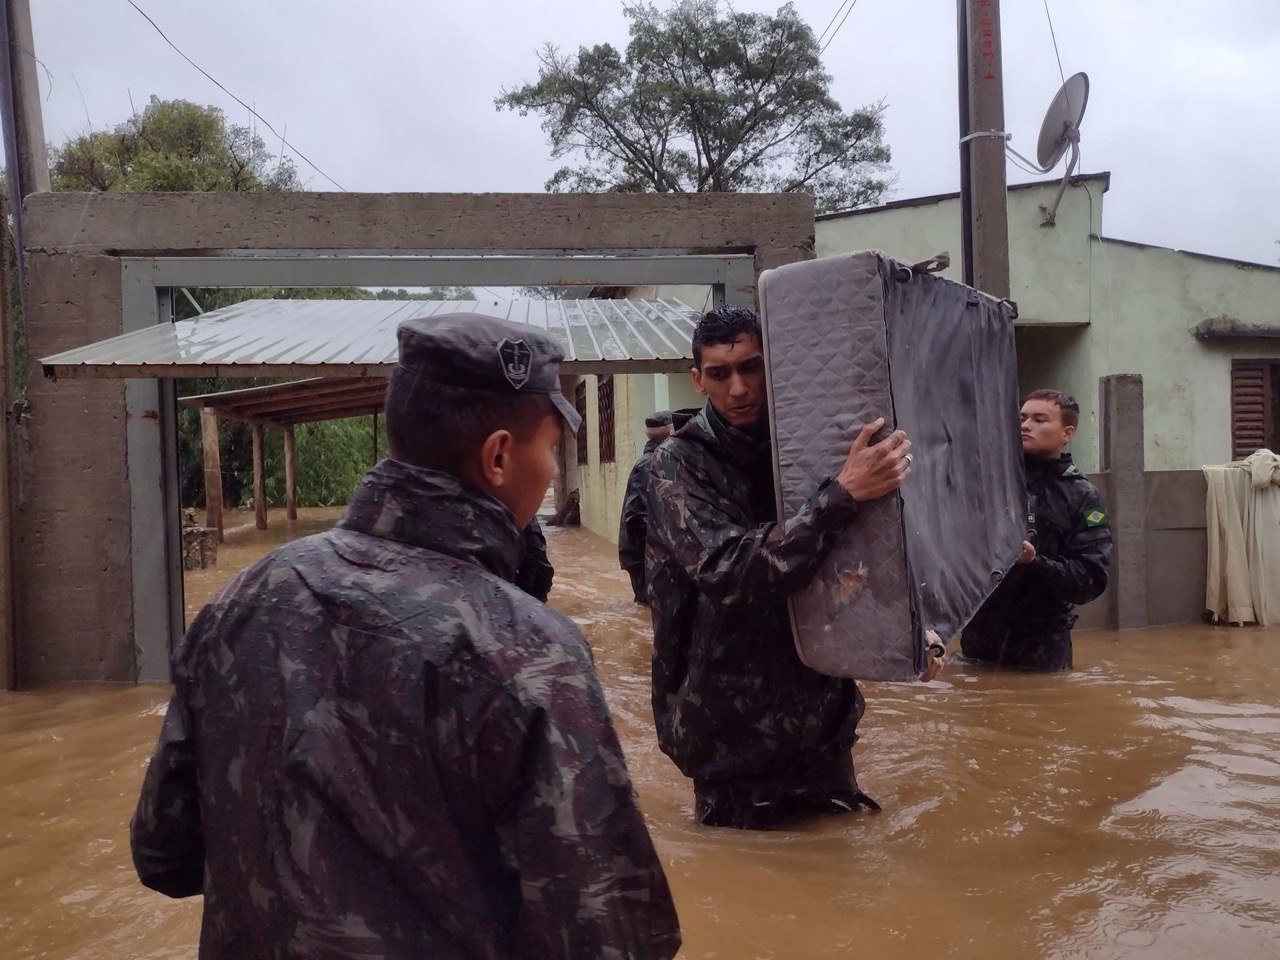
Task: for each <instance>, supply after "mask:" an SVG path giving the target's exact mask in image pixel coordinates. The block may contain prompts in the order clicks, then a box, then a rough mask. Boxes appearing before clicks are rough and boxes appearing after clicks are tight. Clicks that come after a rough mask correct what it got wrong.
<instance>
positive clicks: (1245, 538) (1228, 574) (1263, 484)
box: [1203, 450, 1280, 624]
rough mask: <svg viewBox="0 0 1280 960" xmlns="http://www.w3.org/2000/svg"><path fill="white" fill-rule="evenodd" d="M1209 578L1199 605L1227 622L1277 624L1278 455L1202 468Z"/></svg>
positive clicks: (1279, 612) (1279, 541)
mask: <svg viewBox="0 0 1280 960" xmlns="http://www.w3.org/2000/svg"><path fill="white" fill-rule="evenodd" d="M1203 470H1204V476H1205V480H1206V482H1207V484H1208V495H1207V509H1208V527H1209V530H1208V533H1209V577H1208V583H1207V584H1206V588H1205V606H1206V608H1207V609H1209V610H1210V611H1211V612H1212V613H1213V615H1214V617H1215V619H1218V620H1226V621H1228V622H1231V623H1261V624H1271V623H1280V456H1277V455H1276V454H1274V453H1272V452H1271V451H1270V450H1259V451H1258V452H1257V453H1255V454H1253V455H1252V456H1250V457H1249V458H1247V459H1245V460H1237V461H1235V462H1233V463H1228V464H1225V465H1222V466H1208V467H1204V468H1203Z"/></svg>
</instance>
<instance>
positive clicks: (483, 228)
mask: <svg viewBox="0 0 1280 960" xmlns="http://www.w3.org/2000/svg"><path fill="white" fill-rule="evenodd" d="M25 213H26V216H27V218H28V220H29V234H28V237H27V246H28V249H32V250H44V251H50V252H52V251H63V252H68V251H76V250H85V249H92V250H103V251H111V252H113V253H117V254H122V253H125V252H129V253H138V254H145V253H147V252H160V251H163V252H164V253H166V254H167V255H171V256H172V255H177V254H179V253H181V252H183V251H187V252H193V253H194V252H196V251H201V250H208V251H212V250H242V249H246V248H252V249H256V250H280V249H286V250H292V249H324V250H335V251H336V250H361V251H364V250H385V251H396V250H413V251H426V250H493V249H495V248H498V247H501V248H502V249H506V250H585V251H599V250H628V249H647V250H671V249H696V250H704V251H707V252H719V251H725V252H740V253H751V252H756V253H757V255H758V256H760V251H761V250H762V249H764V250H765V253H764V255H763V262H764V263H765V265H766V266H776V265H778V264H779V263H785V262H788V261H789V260H797V259H806V258H807V257H811V256H812V255H813V223H814V221H813V199H812V197H810V196H809V195H808V194H804V193H787V194H733V193H702V194H557V193H549V194H548V193H532V194H519V193H477V194H458V193H389V194H361V193H339V194H334V193H328V194H325V193H265V192H264V193H56V194H36V195H34V196H32V197H29V198H28V199H27V202H26V206H25Z"/></svg>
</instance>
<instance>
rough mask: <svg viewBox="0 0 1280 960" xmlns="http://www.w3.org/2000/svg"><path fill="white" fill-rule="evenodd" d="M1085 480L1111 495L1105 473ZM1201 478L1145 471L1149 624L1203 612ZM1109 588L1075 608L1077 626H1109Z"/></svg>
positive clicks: (1205, 541) (1175, 472)
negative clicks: (1077, 618) (1090, 600)
mask: <svg viewBox="0 0 1280 960" xmlns="http://www.w3.org/2000/svg"><path fill="white" fill-rule="evenodd" d="M1089 479H1090V480H1091V481H1092V482H1093V484H1094V485H1095V486H1097V487H1098V489H1100V490H1101V491H1102V492H1103V496H1104V497H1108V499H1109V478H1108V476H1107V475H1106V474H1092V475H1090V477H1089ZM1205 496H1206V489H1205V480H1204V474H1203V473H1202V472H1201V471H1199V470H1156V471H1148V472H1147V474H1146V510H1145V513H1144V528H1145V532H1146V538H1145V550H1146V622H1147V624H1148V625H1149V626H1153V627H1155V626H1162V625H1165V624H1170V623H1187V622H1190V621H1196V620H1199V619H1200V618H1201V617H1202V616H1203V615H1204V598H1205V580H1206V578H1207V576H1208V550H1209V543H1208V530H1207V522H1206V518H1205ZM1113 606H1114V597H1113V596H1112V591H1110V590H1109V591H1108V592H1107V593H1105V594H1103V595H1102V596H1101V597H1099V598H1098V599H1097V600H1095V601H1094V602H1093V603H1091V604H1089V605H1087V606H1085V607H1081V608H1080V610H1079V611H1078V613H1079V615H1080V622H1079V623H1078V624H1077V627H1078V628H1079V629H1081V630H1092V629H1097V628H1101V627H1109V626H1111V625H1112V621H1111V610H1112V607H1113Z"/></svg>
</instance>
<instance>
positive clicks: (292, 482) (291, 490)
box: [284, 424, 298, 520]
mask: <svg viewBox="0 0 1280 960" xmlns="http://www.w3.org/2000/svg"><path fill="white" fill-rule="evenodd" d="M284 512H285V516H287V517H288V518H289V519H290V520H297V519H298V445H297V443H296V441H295V440H294V436H293V425H292V424H289V425H288V426H286V427H285V428H284Z"/></svg>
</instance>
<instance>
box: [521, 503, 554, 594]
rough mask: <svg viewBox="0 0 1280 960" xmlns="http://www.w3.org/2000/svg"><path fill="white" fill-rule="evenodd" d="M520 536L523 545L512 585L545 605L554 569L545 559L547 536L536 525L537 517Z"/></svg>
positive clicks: (538, 525) (540, 525)
mask: <svg viewBox="0 0 1280 960" xmlns="http://www.w3.org/2000/svg"><path fill="white" fill-rule="evenodd" d="M521 536H522V539H523V544H522V545H521V549H520V562H519V564H518V565H517V566H516V576H515V579H514V580H513V581H512V583H514V584H515V585H516V586H517V587H519V588H520V589H521V590H523V591H524V592H525V593H527V594H528V595H529V596H531V597H535V598H537V599H538V600H541V601H542V602H543V603H546V602H547V597H548V596H549V595H550V594H551V584H552V582H553V581H554V580H555V576H556V568H555V567H553V566H552V565H551V561H550V560H548V559H547V535H546V534H545V533H543V532H542V524H540V523H538V518H537V517H534V518H533V519H532V520H530V521H529V524H528V526H526V527H525V528H524V530H523V531H522V533H521Z"/></svg>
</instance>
